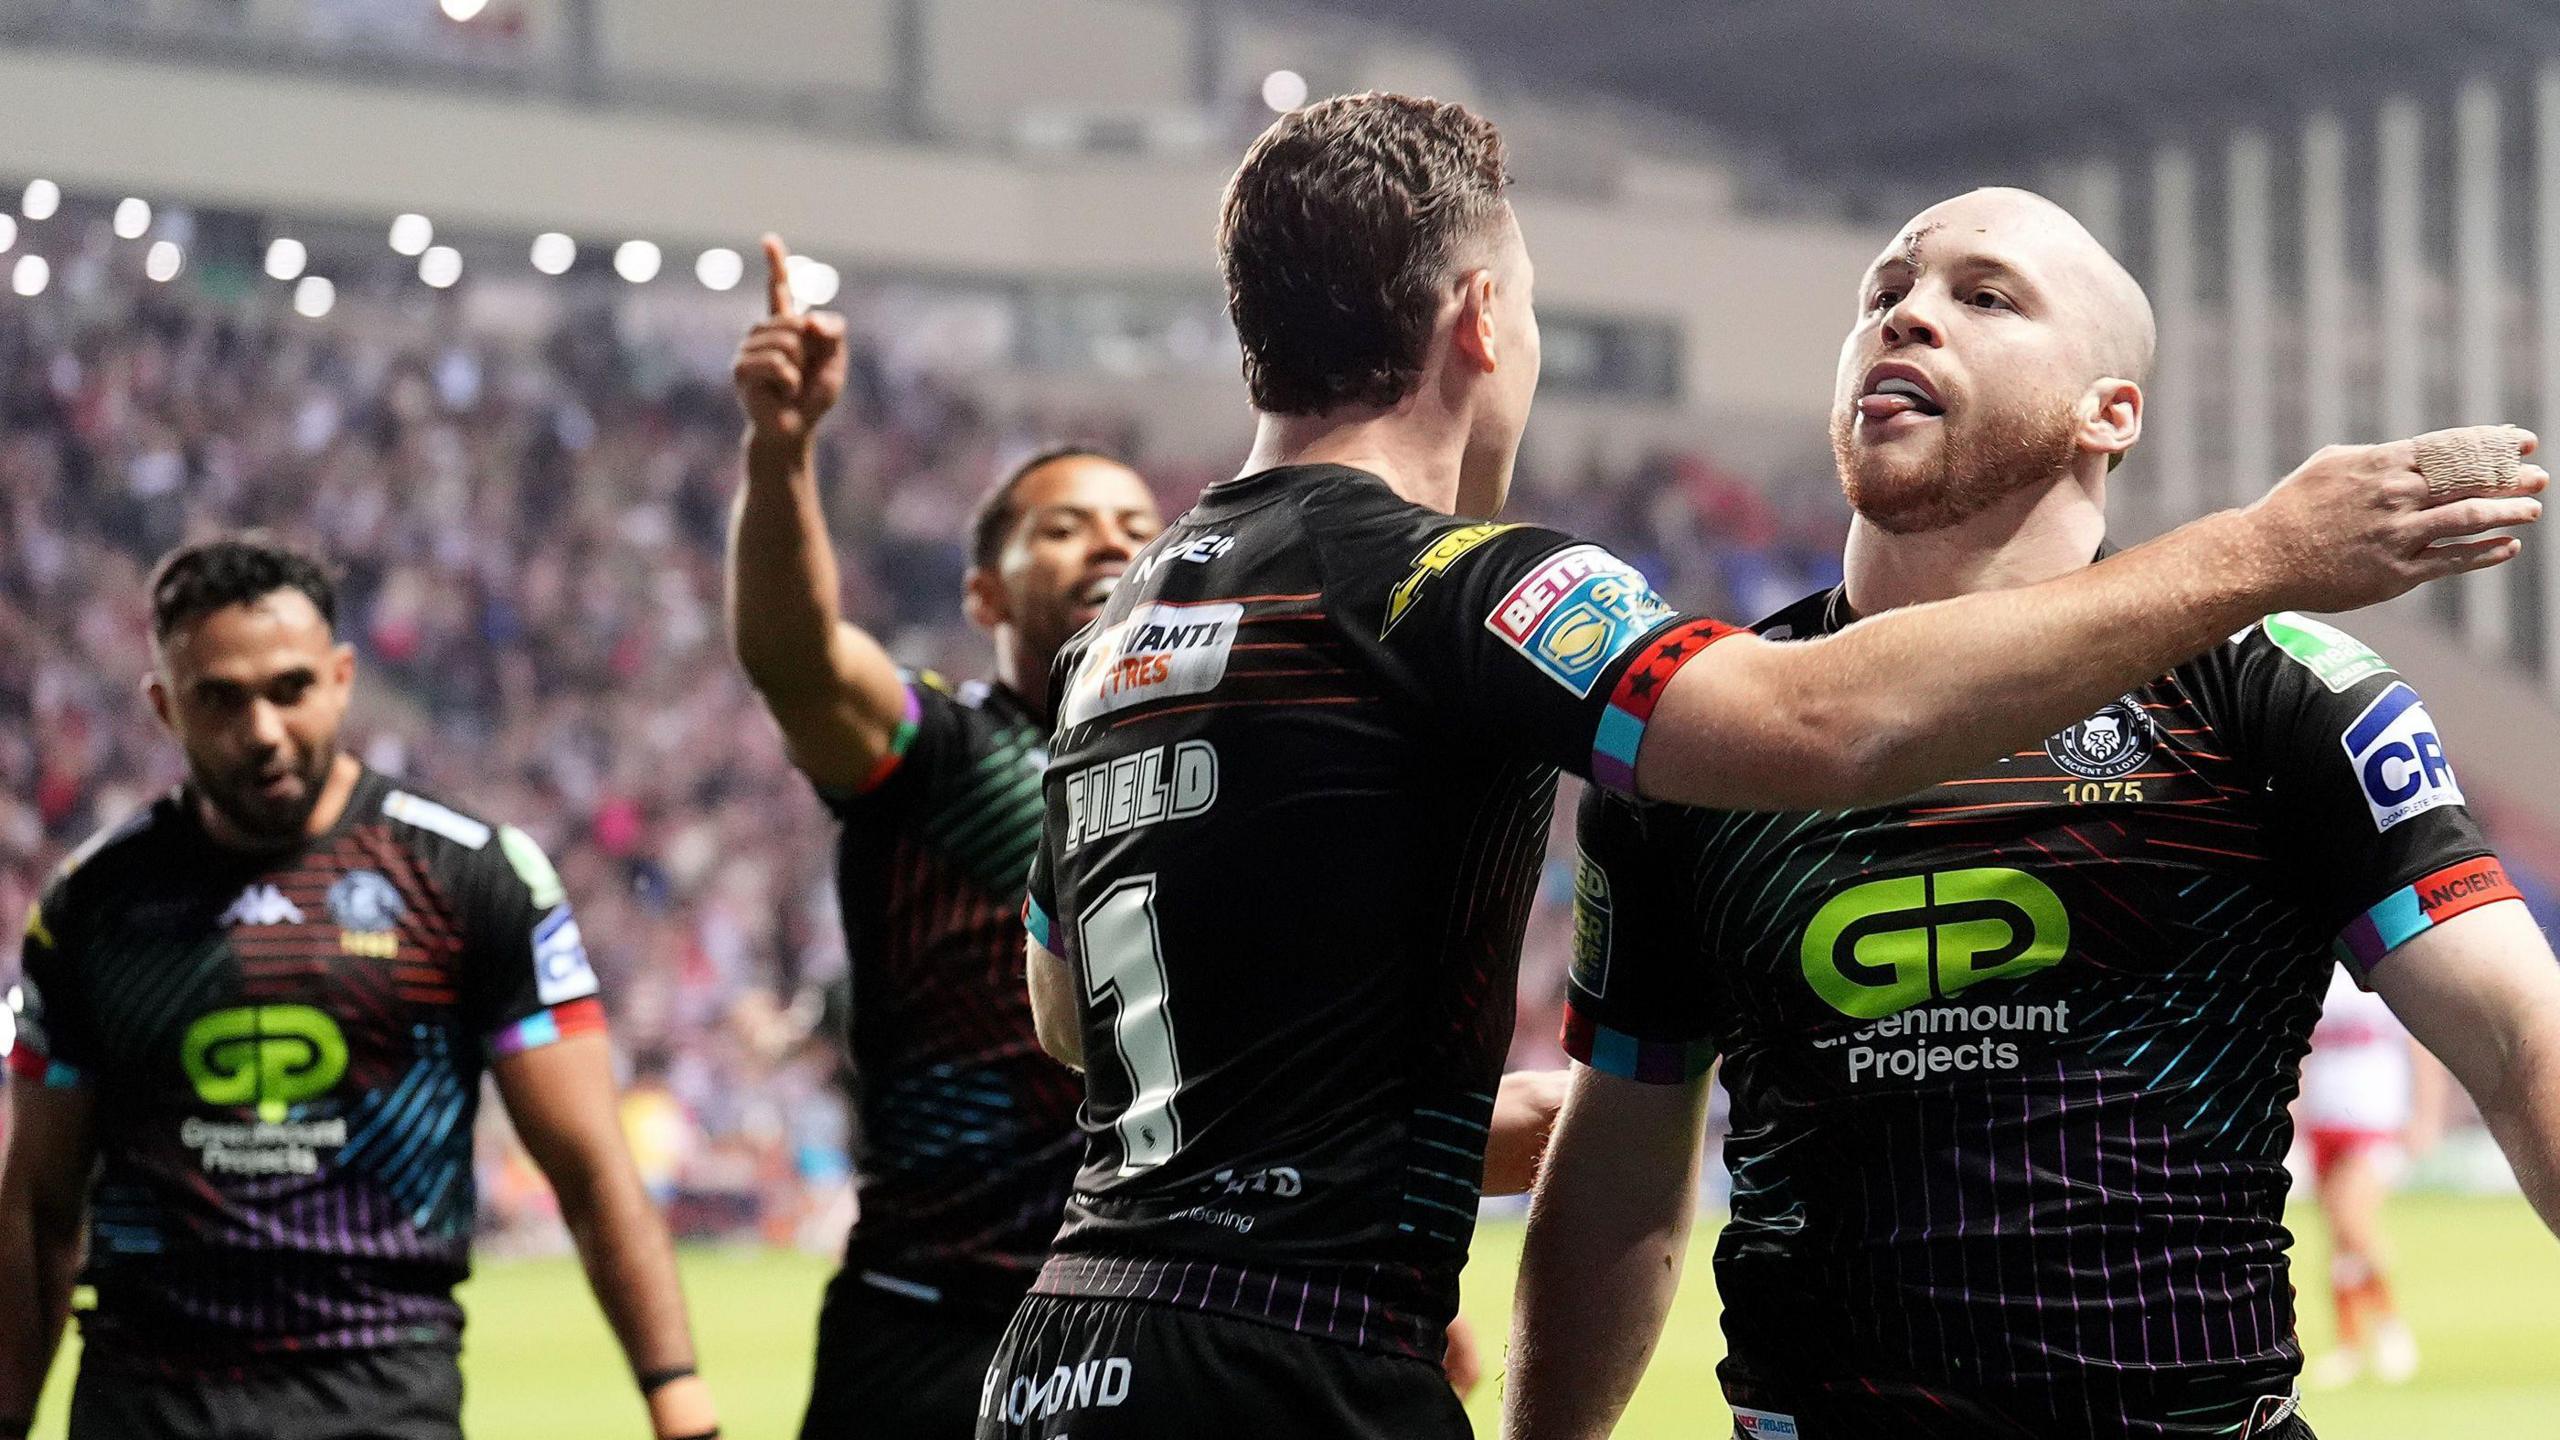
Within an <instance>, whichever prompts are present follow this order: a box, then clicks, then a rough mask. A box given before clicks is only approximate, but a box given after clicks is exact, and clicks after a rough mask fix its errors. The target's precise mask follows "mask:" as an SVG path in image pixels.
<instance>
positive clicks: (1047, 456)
mask: <svg viewBox="0 0 2560 1440" xmlns="http://www.w3.org/2000/svg"><path fill="white" fill-rule="evenodd" d="M1061 460H1104V461H1108V462H1110V463H1111V464H1114V465H1120V466H1126V465H1127V464H1128V463H1129V462H1128V461H1126V460H1123V459H1121V458H1120V457H1119V456H1117V455H1114V454H1112V453H1111V452H1110V451H1108V450H1102V449H1097V448H1096V447H1094V446H1091V445H1052V446H1050V447H1049V448H1048V449H1046V450H1043V451H1041V452H1039V453H1038V454H1036V455H1033V456H1031V457H1030V458H1028V459H1026V460H1024V461H1023V462H1022V463H1021V464H1019V465H1016V466H1014V467H1013V468H1012V469H1010V470H1007V471H1006V472H1004V474H1003V476H1002V477H1001V478H999V479H998V480H997V481H996V483H994V484H993V485H990V486H988V487H987V488H986V491H985V493H983V494H981V495H980V496H979V497H978V503H977V504H975V505H972V506H970V507H969V563H970V564H972V565H976V566H979V567H980V568H982V569H989V570H992V569H994V568H995V563H996V562H997V561H998V560H1001V559H1003V558H1004V542H1006V541H1007V540H1010V539H1012V538H1013V527H1014V526H1016V525H1018V524H1020V523H1022V503H1021V497H1020V496H1019V495H1018V494H1016V493H1015V492H1017V491H1019V490H1020V489H1021V488H1022V482H1023V481H1025V480H1028V479H1030V478H1031V477H1032V476H1034V475H1036V474H1038V473H1039V472H1041V471H1043V470H1046V469H1048V468H1049V467H1050V466H1052V465H1055V464H1057V463H1058V462H1059V461H1061Z"/></svg>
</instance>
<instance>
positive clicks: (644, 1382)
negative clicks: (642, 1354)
mask: <svg viewBox="0 0 2560 1440" xmlns="http://www.w3.org/2000/svg"><path fill="white" fill-rule="evenodd" d="M694 1374H695V1371H694V1368H693V1367H692V1366H690V1365H670V1366H668V1367H667V1368H666V1369H664V1370H643V1371H641V1372H640V1393H641V1394H642V1395H643V1396H649V1395H655V1394H657V1393H658V1392H659V1391H661V1390H664V1389H666V1388H667V1387H668V1386H670V1385H673V1384H674V1383H676V1382H677V1381H679V1380H690V1379H692V1378H693V1377H694ZM680 1440H695V1437H693V1436H690V1435H688V1436H683V1437H680Z"/></svg>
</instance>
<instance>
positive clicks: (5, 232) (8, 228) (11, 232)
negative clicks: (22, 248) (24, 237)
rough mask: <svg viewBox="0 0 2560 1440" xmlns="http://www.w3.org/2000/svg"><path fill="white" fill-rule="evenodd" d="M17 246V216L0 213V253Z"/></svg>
mask: <svg viewBox="0 0 2560 1440" xmlns="http://www.w3.org/2000/svg"><path fill="white" fill-rule="evenodd" d="M16 248H18V217H17V216H15V215H0V255H6V254H8V253H9V252H10V251H12V250H14V249H16Z"/></svg>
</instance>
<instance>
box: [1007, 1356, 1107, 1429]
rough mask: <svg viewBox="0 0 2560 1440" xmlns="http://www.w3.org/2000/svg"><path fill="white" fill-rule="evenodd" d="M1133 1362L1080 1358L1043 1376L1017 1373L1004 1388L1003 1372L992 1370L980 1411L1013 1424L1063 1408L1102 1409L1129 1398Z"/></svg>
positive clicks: (1047, 1414)
mask: <svg viewBox="0 0 2560 1440" xmlns="http://www.w3.org/2000/svg"><path fill="white" fill-rule="evenodd" d="M1130 1374H1131V1371H1130V1365H1129V1362H1128V1361H1127V1360H1125V1359H1123V1358H1121V1357H1120V1356H1117V1355H1114V1356H1112V1357H1110V1358H1109V1359H1106V1360H1080V1361H1077V1362H1076V1363H1075V1364H1073V1365H1061V1366H1059V1367H1058V1368H1057V1369H1055V1370H1052V1371H1050V1372H1049V1373H1048V1374H1046V1375H1042V1376H1036V1377H1035V1376H1030V1375H1017V1376H1015V1377H1014V1380H1013V1383H1012V1384H1010V1385H1007V1386H1005V1388H1004V1389H1003V1390H1001V1391H999V1390H997V1389H996V1385H997V1383H998V1382H999V1381H1001V1380H1002V1379H1003V1375H1002V1373H1001V1372H999V1371H996V1370H992V1369H990V1370H989V1371H988V1372H987V1378H986V1380H985V1381H984V1382H983V1384H982V1385H981V1387H980V1389H979V1392H978V1413H979V1414H981V1415H986V1414H989V1413H990V1412H994V1413H996V1414H997V1415H998V1417H999V1418H1001V1419H1002V1420H1004V1421H1005V1423H1007V1424H1010V1425H1020V1424H1022V1423H1024V1422H1025V1421H1028V1420H1034V1419H1039V1420H1046V1419H1048V1418H1049V1417H1051V1416H1053V1415H1056V1414H1057V1413H1058V1412H1059V1411H1061V1410H1084V1409H1100V1408H1103V1407H1107V1406H1114V1405H1120V1404H1123V1403H1125V1402H1126V1401H1127V1400H1128V1398H1129V1380H1130Z"/></svg>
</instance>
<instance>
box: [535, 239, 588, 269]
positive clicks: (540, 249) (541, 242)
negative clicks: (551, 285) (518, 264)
mask: <svg viewBox="0 0 2560 1440" xmlns="http://www.w3.org/2000/svg"><path fill="white" fill-rule="evenodd" d="M577 263H578V242H577V241H575V240H572V239H570V238H569V237H568V236H566V235H563V234H561V233H560V232H559V231H557V230H545V231H543V232H542V233H541V234H539V235H536V236H534V237H533V268H534V269H536V270H539V271H541V272H542V273H543V274H545V275H566V274H568V273H569V267H570V266H572V265H575V264H577Z"/></svg>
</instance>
